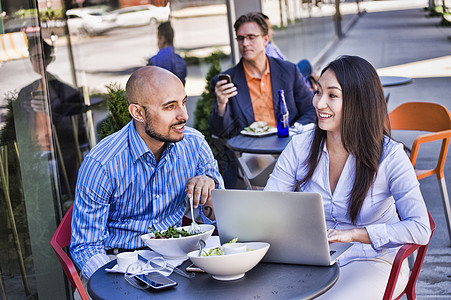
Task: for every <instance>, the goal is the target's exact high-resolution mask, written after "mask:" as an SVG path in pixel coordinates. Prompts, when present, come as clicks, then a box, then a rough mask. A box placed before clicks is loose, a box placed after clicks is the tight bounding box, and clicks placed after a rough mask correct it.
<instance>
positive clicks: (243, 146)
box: [227, 134, 291, 154]
mask: <svg viewBox="0 0 451 300" xmlns="http://www.w3.org/2000/svg"><path fill="white" fill-rule="evenodd" d="M290 141H291V136H289V137H284V138H279V137H278V136H277V135H276V134H273V135H267V136H262V137H254V136H247V135H242V134H239V135H237V136H234V137H233V138H231V139H229V140H228V141H227V146H228V147H229V148H230V149H232V150H233V151H237V152H247V153H254V154H280V153H282V151H283V149H285V147H286V146H287V145H288V143H289V142H290Z"/></svg>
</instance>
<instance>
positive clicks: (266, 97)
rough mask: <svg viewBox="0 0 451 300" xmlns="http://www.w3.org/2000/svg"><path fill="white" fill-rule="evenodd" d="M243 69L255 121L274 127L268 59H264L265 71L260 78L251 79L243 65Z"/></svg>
mask: <svg viewBox="0 0 451 300" xmlns="http://www.w3.org/2000/svg"><path fill="white" fill-rule="evenodd" d="M243 67H244V73H245V75H246V81H247V86H248V87H249V93H250V95H251V101H252V108H253V109H254V118H255V121H266V123H267V124H268V125H270V126H273V127H276V118H275V117H274V106H273V102H272V88H271V76H270V72H269V64H268V58H266V70H265V73H264V74H263V76H262V78H258V77H253V76H252V75H251V74H250V73H249V71H248V70H247V69H246V66H245V65H244V64H243Z"/></svg>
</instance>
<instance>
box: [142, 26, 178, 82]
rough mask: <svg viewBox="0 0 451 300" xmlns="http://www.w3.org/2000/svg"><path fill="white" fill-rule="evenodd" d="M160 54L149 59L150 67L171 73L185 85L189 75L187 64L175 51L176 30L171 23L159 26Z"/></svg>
mask: <svg viewBox="0 0 451 300" xmlns="http://www.w3.org/2000/svg"><path fill="white" fill-rule="evenodd" d="M157 37H158V49H160V51H158V53H157V54H156V55H155V56H153V57H152V58H150V59H149V61H148V63H147V65H148V66H157V67H161V68H164V69H166V70H169V71H171V72H172V73H174V74H175V75H177V77H178V78H179V79H180V80H181V81H182V83H183V85H185V78H186V74H187V68H186V62H185V60H183V58H182V57H180V55H178V54H177V53H175V50H174V29H172V26H171V23H170V22H164V23H161V24H160V25H158V32H157Z"/></svg>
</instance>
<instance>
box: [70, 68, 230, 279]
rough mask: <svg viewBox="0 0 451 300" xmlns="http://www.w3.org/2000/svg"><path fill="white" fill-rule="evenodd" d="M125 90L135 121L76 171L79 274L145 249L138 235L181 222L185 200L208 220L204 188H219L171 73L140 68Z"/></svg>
mask: <svg viewBox="0 0 451 300" xmlns="http://www.w3.org/2000/svg"><path fill="white" fill-rule="evenodd" d="M126 93H127V99H128V103H129V107H128V109H129V112H130V115H131V116H132V118H133V120H132V121H130V123H128V124H127V125H126V126H124V128H122V129H121V130H119V131H118V132H116V133H113V134H112V135H110V136H108V137H106V138H104V139H103V140H102V141H100V143H99V144H97V145H96V146H95V147H94V148H93V149H92V150H91V151H90V152H89V153H88V154H87V155H86V157H85V159H84V160H83V163H82V165H81V167H80V170H79V175H78V181H77V187H76V192H75V202H74V210H73V217H72V238H71V246H70V252H71V255H72V258H73V260H74V262H75V263H76V265H77V266H78V267H79V268H80V270H81V273H82V275H83V276H84V277H85V278H89V277H91V275H92V274H93V273H94V272H95V271H96V270H97V269H98V268H100V267H102V266H103V265H104V264H106V263H108V262H109V261H110V258H109V256H108V254H117V253H119V252H123V251H133V250H135V249H141V248H143V247H145V244H144V243H143V242H142V240H141V238H140V236H141V235H142V234H145V233H148V232H150V230H149V228H153V229H156V230H164V229H167V228H168V227H169V226H173V225H181V220H182V217H183V214H184V212H185V208H186V199H187V198H189V197H193V200H194V206H195V207H198V208H199V213H200V215H201V218H202V219H203V221H204V222H207V223H208V222H212V221H211V220H214V212H213V205H212V204H211V199H210V191H211V190H212V189H214V188H224V183H223V180H222V178H221V175H220V174H219V172H218V167H217V163H216V161H215V160H214V158H213V154H212V152H211V149H210V148H209V146H208V144H207V142H206V141H205V139H204V137H203V135H202V134H201V133H200V132H198V131H197V130H195V129H193V128H189V127H187V126H185V124H186V120H188V114H187V111H186V93H185V89H184V87H183V84H182V82H181V81H180V79H178V78H177V76H175V75H174V74H172V73H171V72H169V71H167V70H165V69H162V68H159V67H144V68H141V69H139V70H137V71H135V72H134V73H133V74H132V76H131V77H130V79H129V80H128V82H127V86H126Z"/></svg>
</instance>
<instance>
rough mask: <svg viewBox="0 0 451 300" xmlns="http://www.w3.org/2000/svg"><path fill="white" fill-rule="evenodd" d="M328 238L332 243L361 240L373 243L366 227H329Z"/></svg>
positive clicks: (365, 242) (361, 241)
mask: <svg viewBox="0 0 451 300" xmlns="http://www.w3.org/2000/svg"><path fill="white" fill-rule="evenodd" d="M327 240H328V241H329V242H330V243H333V242H340V243H351V242H360V243H364V244H371V240H370V238H369V236H368V232H367V231H366V229H365V228H353V229H347V230H338V229H329V230H327Z"/></svg>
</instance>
